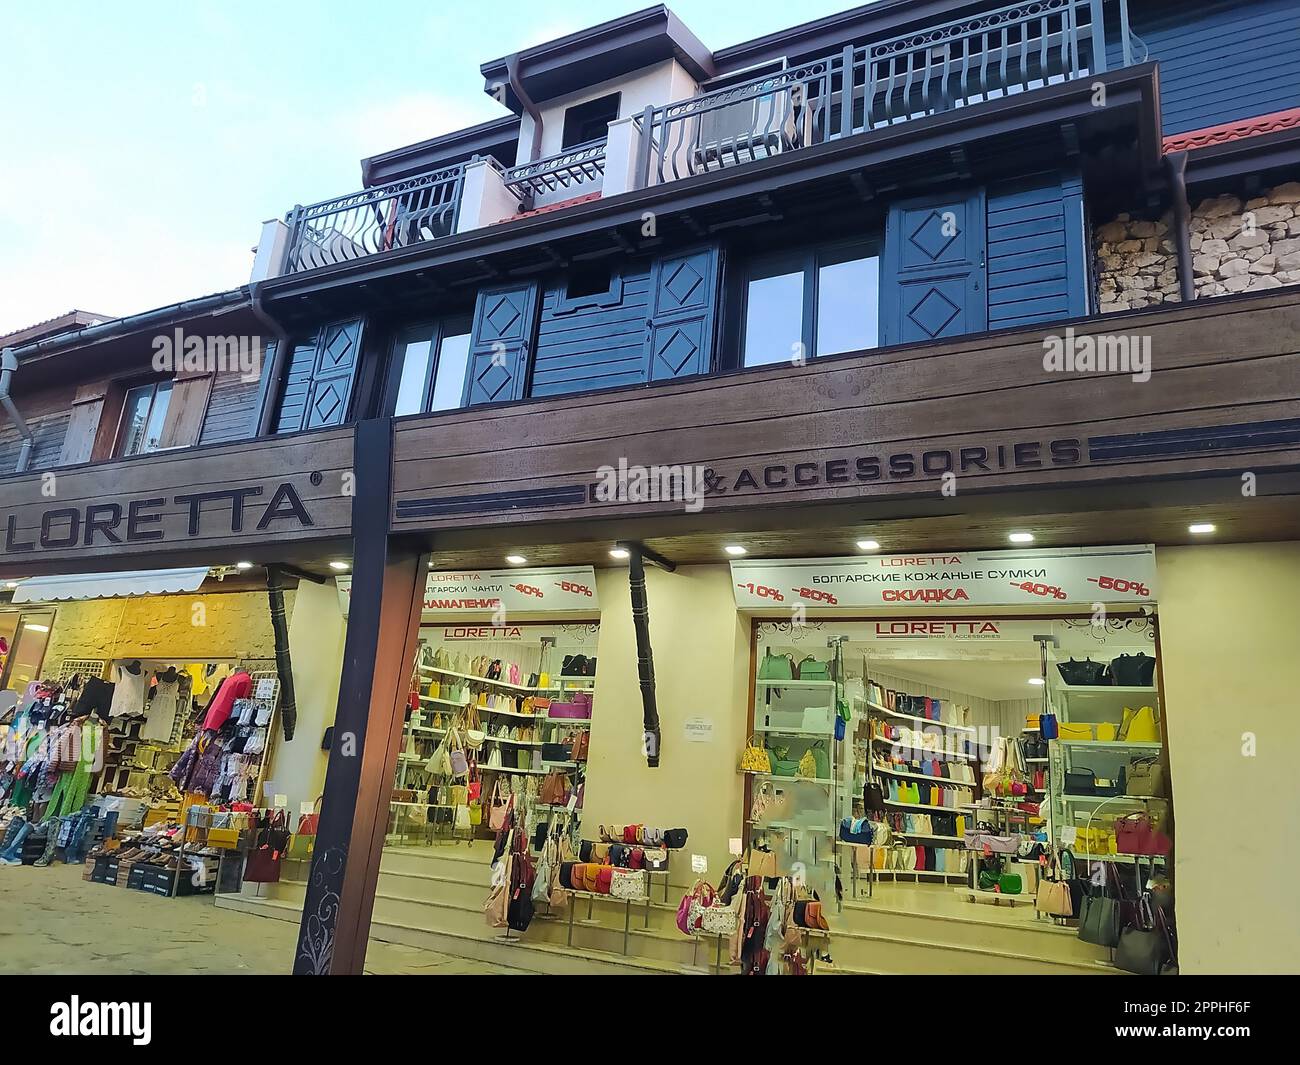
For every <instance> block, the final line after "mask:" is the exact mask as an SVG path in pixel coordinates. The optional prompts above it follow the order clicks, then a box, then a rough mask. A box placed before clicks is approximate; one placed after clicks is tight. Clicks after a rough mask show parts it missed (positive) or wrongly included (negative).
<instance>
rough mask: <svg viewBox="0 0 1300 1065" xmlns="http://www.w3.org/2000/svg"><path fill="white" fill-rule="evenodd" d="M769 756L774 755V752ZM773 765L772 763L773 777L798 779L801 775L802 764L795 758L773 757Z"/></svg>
mask: <svg viewBox="0 0 1300 1065" xmlns="http://www.w3.org/2000/svg"><path fill="white" fill-rule="evenodd" d="M768 754H769V755H773V752H772V751H768ZM771 763H772V775H773V776H774V777H796V776H798V775H799V765H800V763H799V761H796V760H795V759H793V758H776V757H772V758H771ZM815 769H816V767H815V766H814V770H815Z"/></svg>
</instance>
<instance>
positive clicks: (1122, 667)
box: [1110, 653, 1156, 688]
mask: <svg viewBox="0 0 1300 1065" xmlns="http://www.w3.org/2000/svg"><path fill="white" fill-rule="evenodd" d="M1155 675H1156V660H1155V659H1154V658H1152V657H1151V656H1150V655H1147V654H1140V653H1139V654H1135V655H1120V656H1119V657H1118V658H1112V659H1111V660H1110V682H1111V683H1112V684H1115V685H1117V686H1119V687H1124V688H1149V687H1151V682H1152V681H1153V680H1155Z"/></svg>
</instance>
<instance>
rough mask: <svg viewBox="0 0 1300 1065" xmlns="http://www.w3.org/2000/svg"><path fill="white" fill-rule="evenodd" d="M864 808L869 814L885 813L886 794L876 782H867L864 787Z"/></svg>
mask: <svg viewBox="0 0 1300 1065" xmlns="http://www.w3.org/2000/svg"><path fill="white" fill-rule="evenodd" d="M862 806H863V808H864V809H865V810H866V811H867V812H868V813H881V814H882V813H884V812H885V793H884V792H883V791H882V790H881V788H880V785H879V784H878V783H876V782H875V781H874V780H869V781H867V783H866V784H864V785H863V787H862Z"/></svg>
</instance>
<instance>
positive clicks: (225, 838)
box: [208, 828, 239, 851]
mask: <svg viewBox="0 0 1300 1065" xmlns="http://www.w3.org/2000/svg"><path fill="white" fill-rule="evenodd" d="M208 846H209V847H216V848H217V849H218V850H228V851H233V850H234V849H235V848H237V847H238V846H239V829H237V828H210V829H208Z"/></svg>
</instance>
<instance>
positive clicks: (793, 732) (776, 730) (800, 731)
mask: <svg viewBox="0 0 1300 1065" xmlns="http://www.w3.org/2000/svg"><path fill="white" fill-rule="evenodd" d="M754 731H755V732H769V733H771V734H773V735H775V736H815V737H816V738H817V739H819V740H824V739H825V738H826V737H827V736H831V735H834V732H835V728H834V726H833V725H832V726H831V727H830V728H828V729H810V728H781V727H780V726H777V725H755V726H754Z"/></svg>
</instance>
